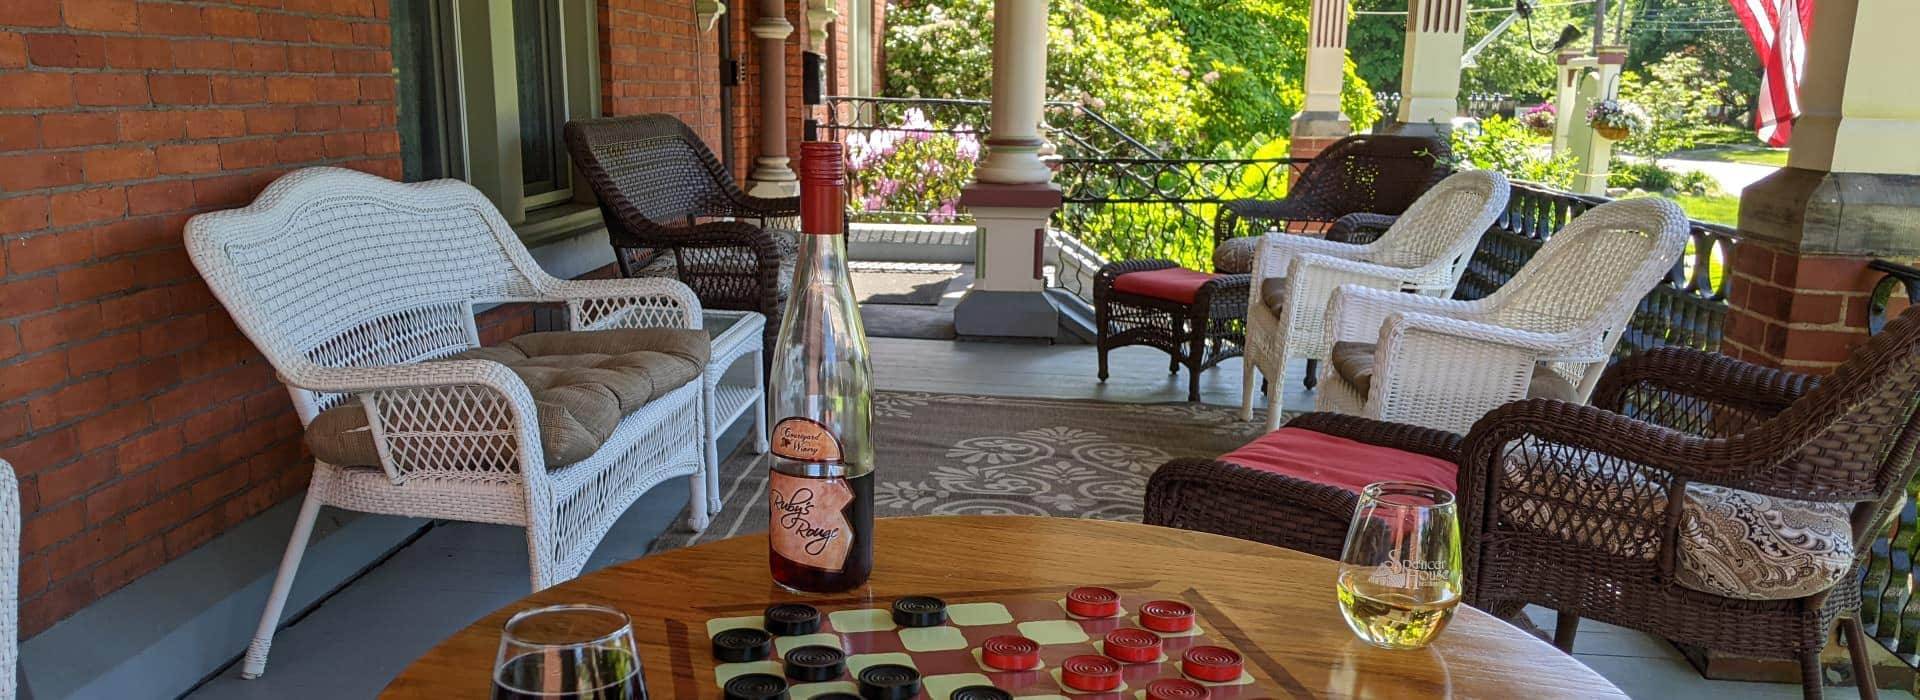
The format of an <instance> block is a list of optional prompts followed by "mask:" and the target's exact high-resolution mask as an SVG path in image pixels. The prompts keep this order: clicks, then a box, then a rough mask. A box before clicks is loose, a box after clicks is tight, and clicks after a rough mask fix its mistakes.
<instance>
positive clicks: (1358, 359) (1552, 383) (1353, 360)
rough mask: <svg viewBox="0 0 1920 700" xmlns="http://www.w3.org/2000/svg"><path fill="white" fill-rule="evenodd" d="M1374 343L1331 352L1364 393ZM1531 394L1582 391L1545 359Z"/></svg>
mask: <svg viewBox="0 0 1920 700" xmlns="http://www.w3.org/2000/svg"><path fill="white" fill-rule="evenodd" d="M1374 348H1375V346H1374V344H1373V343H1355V342H1343V343H1334V344H1333V351H1332V352H1330V353H1328V358H1327V359H1328V361H1329V362H1331V363H1333V371H1334V372H1337V373H1339V375H1340V378H1341V379H1345V380H1347V383H1348V384H1350V385H1352V386H1353V389H1354V391H1357V392H1360V394H1361V395H1362V396H1364V395H1366V393H1367V391H1368V390H1369V389H1371V388H1372V387H1373V351H1374ZM1527 398H1529V399H1557V400H1560V401H1579V399H1580V393H1579V390H1578V388H1577V387H1575V386H1574V385H1573V382H1570V381H1567V378H1566V377H1562V376H1560V373H1559V372H1555V371H1553V368H1552V367H1551V366H1548V365H1547V364H1546V363H1541V364H1539V365H1537V366H1535V367H1534V368H1533V379H1532V381H1530V382H1528V383H1527Z"/></svg>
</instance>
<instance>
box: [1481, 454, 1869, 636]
mask: <svg viewBox="0 0 1920 700" xmlns="http://www.w3.org/2000/svg"><path fill="white" fill-rule="evenodd" d="M1568 454H1569V453H1568V452H1567V451H1566V449H1565V448H1563V447H1558V446H1555V447H1551V448H1548V447H1543V446H1541V445H1539V444H1537V443H1532V442H1528V443H1526V444H1524V445H1522V446H1519V447H1518V448H1517V449H1510V450H1509V452H1508V455H1507V459H1506V479H1505V481H1506V486H1507V491H1506V496H1505V497H1504V498H1502V499H1501V506H1500V508H1501V510H1502V511H1503V512H1505V513H1507V514H1509V515H1508V517H1510V518H1511V519H1512V522H1514V523H1515V524H1517V525H1520V526H1522V527H1527V528H1534V529H1538V530H1541V531H1545V532H1551V533H1553V534H1554V535H1555V536H1556V537H1560V538H1563V539H1566V540H1569V541H1572V542H1576V543H1579V544H1582V545H1587V546H1590V547H1593V548H1595V549H1598V550H1601V551H1605V552H1607V553H1609V554H1613V555H1616V556H1622V557H1627V558H1632V559H1640V560H1646V561H1651V560H1653V559H1654V557H1655V555H1656V554H1657V553H1658V552H1659V546H1660V536H1659V531H1658V530H1657V529H1656V527H1657V524H1658V523H1660V522H1662V521H1663V520H1664V519H1665V516H1664V513H1665V511H1666V508H1667V495H1666V491H1665V489H1664V488H1663V487H1662V486H1660V485H1659V484H1657V483H1653V482H1650V481H1648V480H1647V479H1645V478H1643V477H1642V476H1641V475H1642V474H1646V473H1649V472H1648V471H1647V468H1646V467H1643V466H1640V465H1638V464H1635V463H1632V462H1627V461H1624V460H1618V459H1614V458H1610V457H1606V456H1604V455H1599V454H1595V453H1591V452H1586V453H1582V455H1581V456H1580V457H1577V458H1570V457H1568V456H1564V455H1568ZM1549 455H1552V456H1549ZM1568 462H1575V463H1573V464H1568ZM1548 463H1552V464H1553V467H1552V468H1551V469H1549V468H1546V467H1547V465H1548ZM1686 494H1687V495H1686V502H1685V503H1682V504H1681V507H1680V540H1679V557H1678V563H1679V567H1678V568H1677V570H1676V571H1675V572H1674V576H1675V579H1676V581H1677V582H1678V583H1679V584H1680V585H1682V586H1685V587H1687V588H1691V589H1693V590H1696V591H1701V592H1704V593H1712V594H1714V595H1718V596H1723V597H1727V598H1734V599H1738V600H1781V599H1787V598H1801V597H1805V596H1809V595H1813V594H1815V593H1819V592H1821V591H1824V590H1827V589H1828V588H1831V587H1832V586H1833V585H1834V584H1835V583H1838V582H1839V581H1840V580H1841V579H1842V578H1845V577H1846V574H1847V571H1848V570H1849V569H1850V567H1852V565H1853V551H1854V550H1853V527H1852V524H1851V522H1850V521H1849V520H1848V515H1849V513H1850V511H1851V508H1850V506H1851V504H1848V503H1821V502H1817V501H1802V500H1795V499H1790V498H1775V497H1772V496H1765V495H1761V494H1757V493H1753V492H1751V491H1742V490H1739V489H1733V488H1728V487H1725V486H1716V485H1713V484H1699V483H1691V484H1687V491H1686ZM1595 506H1599V508H1598V509H1596V508H1595ZM1614 514H1619V515H1614Z"/></svg>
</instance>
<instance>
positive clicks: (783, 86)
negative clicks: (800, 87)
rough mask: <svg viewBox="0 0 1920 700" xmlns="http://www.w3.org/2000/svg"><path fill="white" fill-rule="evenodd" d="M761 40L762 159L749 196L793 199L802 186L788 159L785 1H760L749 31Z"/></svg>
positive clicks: (787, 24)
mask: <svg viewBox="0 0 1920 700" xmlns="http://www.w3.org/2000/svg"><path fill="white" fill-rule="evenodd" d="M749 29H750V30H751V31H752V32H753V36H754V37H755V38H757V39H759V40H760V155H759V157H757V158H754V159H753V172H752V173H749V174H748V175H747V192H748V193H749V194H752V195H755V196H760V197H791V196H793V195H795V194H799V192H800V182H799V179H798V178H797V177H795V176H794V174H793V168H792V167H791V166H790V165H789V164H788V158H787V37H788V36H789V35H792V34H793V23H791V22H788V21H787V8H786V3H785V2H784V0H760V16H758V17H755V18H754V20H753V24H752V25H751V26H750V27H749Z"/></svg>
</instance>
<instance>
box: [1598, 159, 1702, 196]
mask: <svg viewBox="0 0 1920 700" xmlns="http://www.w3.org/2000/svg"><path fill="white" fill-rule="evenodd" d="M1607 186H1608V187H1622V188H1626V189H1630V190H1646V191H1648V192H1653V193H1656V194H1658V193H1665V192H1673V193H1676V194H1689V195H1696V196H1708V195H1714V194H1718V193H1719V191H1720V183H1719V182H1718V181H1716V180H1714V179H1713V176H1712V175H1708V174H1707V173H1706V172H1704V171H1700V170H1688V171H1684V172H1676V171H1673V170H1669V169H1667V168H1663V167H1661V166H1660V165H1659V164H1658V163H1655V162H1653V161H1651V160H1632V161H1628V160H1622V159H1619V158H1615V159H1613V162H1612V163H1610V164H1609V165H1608V167H1607Z"/></svg>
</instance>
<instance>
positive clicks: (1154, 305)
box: [1093, 260, 1252, 401]
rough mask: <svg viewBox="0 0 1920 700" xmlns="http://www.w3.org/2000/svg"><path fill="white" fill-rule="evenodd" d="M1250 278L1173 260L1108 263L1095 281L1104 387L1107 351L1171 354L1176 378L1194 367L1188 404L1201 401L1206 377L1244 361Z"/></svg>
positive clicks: (1101, 375) (1095, 304) (1096, 322)
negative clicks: (1144, 349) (1143, 349)
mask: <svg viewBox="0 0 1920 700" xmlns="http://www.w3.org/2000/svg"><path fill="white" fill-rule="evenodd" d="M1251 279H1252V277H1251V276H1249V275H1221V274H1209V273H1205V272H1196V271H1193V270H1188V269H1186V268H1183V267H1180V266H1179V265H1178V264H1176V263H1174V262H1173V261H1171V260H1129V261H1125V262H1117V263H1108V264H1107V265H1106V266H1105V267H1102V268H1100V272H1099V273H1097V274H1095V275H1094V278H1093V313H1094V326H1095V328H1096V333H1097V334H1098V340H1097V342H1098V345H1099V348H1100V381H1103V382H1104V381H1106V380H1107V351H1108V350H1112V349H1114V348H1118V347H1125V346H1128V345H1146V346H1150V347H1156V348H1159V349H1161V350H1164V351H1166V353H1167V355H1168V356H1169V357H1170V361H1169V362H1168V363H1167V371H1168V372H1178V371H1180V367H1181V366H1182V365H1184V366H1186V368H1187V372H1188V378H1187V400H1188V401H1199V400H1200V372H1201V371H1203V370H1205V369H1207V368H1209V367H1212V366H1214V365H1217V364H1220V361H1221V360H1225V359H1227V358H1229V357H1239V356H1240V346H1241V345H1242V344H1244V343H1245V342H1246V338H1247V335H1246V333H1247V285H1248V283H1249V281H1250V280H1251Z"/></svg>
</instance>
